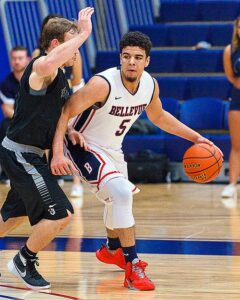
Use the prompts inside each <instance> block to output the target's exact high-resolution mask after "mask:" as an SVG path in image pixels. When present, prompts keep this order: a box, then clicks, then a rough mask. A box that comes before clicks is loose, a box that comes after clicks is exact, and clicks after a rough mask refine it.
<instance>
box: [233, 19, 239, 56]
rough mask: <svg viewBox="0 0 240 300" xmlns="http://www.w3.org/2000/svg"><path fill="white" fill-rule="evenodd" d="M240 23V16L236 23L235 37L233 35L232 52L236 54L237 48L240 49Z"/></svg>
mask: <svg viewBox="0 0 240 300" xmlns="http://www.w3.org/2000/svg"><path fill="white" fill-rule="evenodd" d="M239 22H240V16H239V17H237V19H236V20H235V22H234V28H233V35H232V51H233V52H234V51H235V50H236V49H237V48H240V37H239V35H238V33H237V27H238V23H239Z"/></svg>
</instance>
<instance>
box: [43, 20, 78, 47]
mask: <svg viewBox="0 0 240 300" xmlns="http://www.w3.org/2000/svg"><path fill="white" fill-rule="evenodd" d="M69 31H74V32H77V31H78V26H77V23H76V22H74V21H69V20H67V19H65V18H52V19H50V20H49V21H48V22H47V24H46V25H45V26H44V28H43V31H42V33H41V38H40V40H41V47H42V48H43V49H44V50H46V49H48V47H49V46H50V42H51V41H52V40H53V39H57V40H58V41H59V42H60V43H63V42H64V37H65V34H66V33H67V32H69Z"/></svg>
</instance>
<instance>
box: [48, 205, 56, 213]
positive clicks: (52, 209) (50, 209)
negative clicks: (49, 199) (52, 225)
mask: <svg viewBox="0 0 240 300" xmlns="http://www.w3.org/2000/svg"><path fill="white" fill-rule="evenodd" d="M55 205H56V204H53V205H49V208H48V211H49V213H50V215H52V216H54V215H55V213H56V212H55V209H54V208H53V207H54V206H55Z"/></svg>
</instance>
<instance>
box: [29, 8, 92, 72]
mask: <svg viewBox="0 0 240 300" xmlns="http://www.w3.org/2000/svg"><path fill="white" fill-rule="evenodd" d="M93 12H94V9H93V8H92V7H87V8H84V9H82V10H81V11H80V12H79V18H78V26H79V27H81V31H80V32H79V33H78V34H77V35H76V37H74V38H72V39H70V40H68V41H66V42H64V43H62V44H59V45H58V46H57V47H55V48H54V49H53V50H52V51H51V52H50V53H48V54H47V55H46V56H42V57H40V58H39V59H38V60H36V61H35V62H34V64H33V71H34V72H35V73H36V74H37V75H38V76H39V77H48V76H50V75H51V74H54V72H56V70H57V69H58V68H59V67H61V66H63V65H64V63H66V62H67V61H68V60H69V59H71V58H72V57H73V56H74V54H75V53H76V52H77V51H78V48H79V47H80V46H81V45H82V44H83V43H84V42H85V41H86V39H87V38H88V37H89V35H90V34H91V32H92V22H91V16H92V14H93ZM56 42H57V41H56Z"/></svg>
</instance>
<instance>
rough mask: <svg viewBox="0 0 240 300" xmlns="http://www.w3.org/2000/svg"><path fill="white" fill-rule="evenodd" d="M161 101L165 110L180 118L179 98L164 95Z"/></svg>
mask: <svg viewBox="0 0 240 300" xmlns="http://www.w3.org/2000/svg"><path fill="white" fill-rule="evenodd" d="M161 102H162V107H163V109H164V110H166V111H167V112H169V113H170V114H172V115H173V116H174V117H175V118H178V114H179V107H180V104H179V102H178V100H176V99H174V98H169V97H168V98H165V97H162V98H161Z"/></svg>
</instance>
